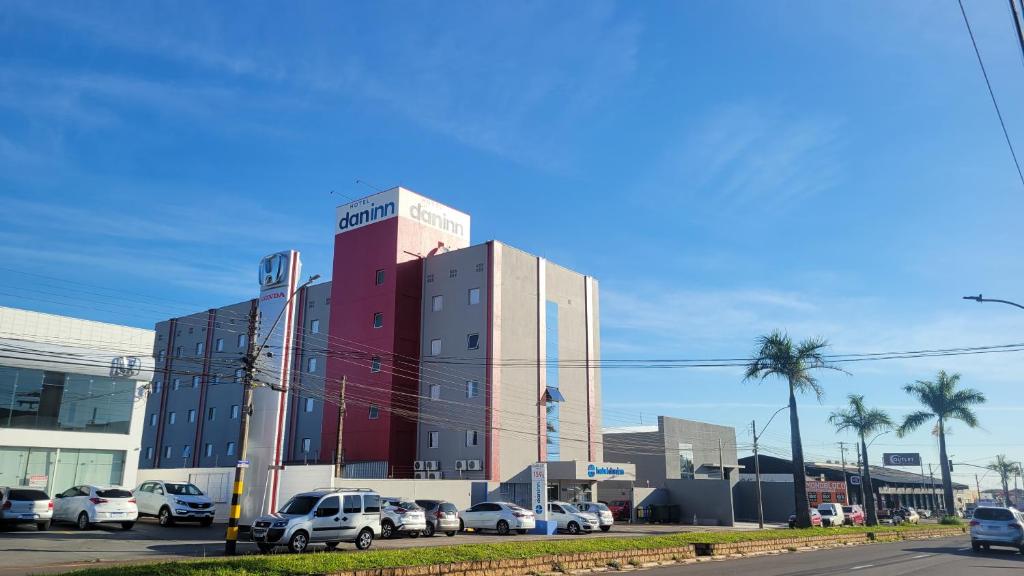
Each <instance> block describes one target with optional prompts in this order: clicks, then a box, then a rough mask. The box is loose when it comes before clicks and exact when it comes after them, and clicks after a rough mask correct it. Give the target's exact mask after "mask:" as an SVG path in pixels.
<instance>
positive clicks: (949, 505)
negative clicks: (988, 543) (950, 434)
mask: <svg viewBox="0 0 1024 576" xmlns="http://www.w3.org/2000/svg"><path fill="white" fill-rule="evenodd" d="M939 462H940V463H941V464H942V498H943V500H944V501H945V505H946V514H947V515H955V514H956V508H955V506H954V503H953V479H952V478H950V476H949V457H948V456H946V426H945V423H944V422H943V421H942V419H941V418H940V419H939Z"/></svg>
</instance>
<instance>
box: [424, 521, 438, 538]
mask: <svg viewBox="0 0 1024 576" xmlns="http://www.w3.org/2000/svg"><path fill="white" fill-rule="evenodd" d="M436 531H437V528H434V523H433V522H427V529H426V530H424V531H423V535H424V536H433V535H434V532H436Z"/></svg>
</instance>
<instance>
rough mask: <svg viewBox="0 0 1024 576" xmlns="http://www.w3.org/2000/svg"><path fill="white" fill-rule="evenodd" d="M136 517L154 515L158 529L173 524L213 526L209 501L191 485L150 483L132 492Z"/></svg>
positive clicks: (212, 508) (154, 481) (153, 481)
mask: <svg viewBox="0 0 1024 576" xmlns="http://www.w3.org/2000/svg"><path fill="white" fill-rule="evenodd" d="M134 494H135V500H136V503H137V505H138V507H139V516H156V517H157V519H158V520H159V521H160V525H161V526H173V525H174V523H175V522H199V523H200V524H201V525H203V526H209V525H210V524H213V513H214V507H213V500H211V499H210V497H209V496H206V495H205V494H203V491H202V490H200V489H199V488H198V487H197V486H196V485H195V484H190V483H188V482H164V481H162V480H152V481H149V482H143V483H142V484H139V487H138V488H136V489H135V491H134Z"/></svg>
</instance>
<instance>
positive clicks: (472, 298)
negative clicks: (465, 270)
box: [430, 288, 480, 312]
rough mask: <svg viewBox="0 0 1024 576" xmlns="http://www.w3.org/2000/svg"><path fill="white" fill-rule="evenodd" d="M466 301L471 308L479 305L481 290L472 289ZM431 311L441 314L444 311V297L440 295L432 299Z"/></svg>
mask: <svg viewBox="0 0 1024 576" xmlns="http://www.w3.org/2000/svg"><path fill="white" fill-rule="evenodd" d="M466 300H467V302H468V303H469V305H470V306H473V305H476V304H479V303H480V289H479V288H470V289H469V292H468V294H467V295H466ZM430 309H431V310H433V311H434V312H440V311H441V310H443V309H444V295H442V294H438V295H437V296H434V297H433V298H432V299H431V301H430Z"/></svg>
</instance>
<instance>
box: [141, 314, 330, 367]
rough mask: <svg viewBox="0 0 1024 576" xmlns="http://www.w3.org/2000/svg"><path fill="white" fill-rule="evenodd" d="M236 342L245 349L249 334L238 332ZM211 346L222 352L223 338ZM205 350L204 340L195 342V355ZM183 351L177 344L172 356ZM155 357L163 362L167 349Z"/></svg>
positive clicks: (179, 356) (178, 355)
mask: <svg viewBox="0 0 1024 576" xmlns="http://www.w3.org/2000/svg"><path fill="white" fill-rule="evenodd" d="M314 322H318V324H317V330H319V321H314ZM237 344H238V348H239V349H246V348H248V347H249V335H248V334H239V335H238V339H237ZM213 346H214V349H215V350H216V351H217V352H223V351H224V339H223V338H217V339H216V340H214V342H213ZM205 352H206V342H196V356H202V355H203V354H204V353H205ZM184 353H185V347H184V346H178V347H177V348H175V349H174V357H175V358H181V357H182V355H183V354H184ZM156 357H157V360H158V361H159V362H163V361H164V360H165V359H166V358H167V351H166V350H159V351H158V352H157V353H156Z"/></svg>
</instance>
